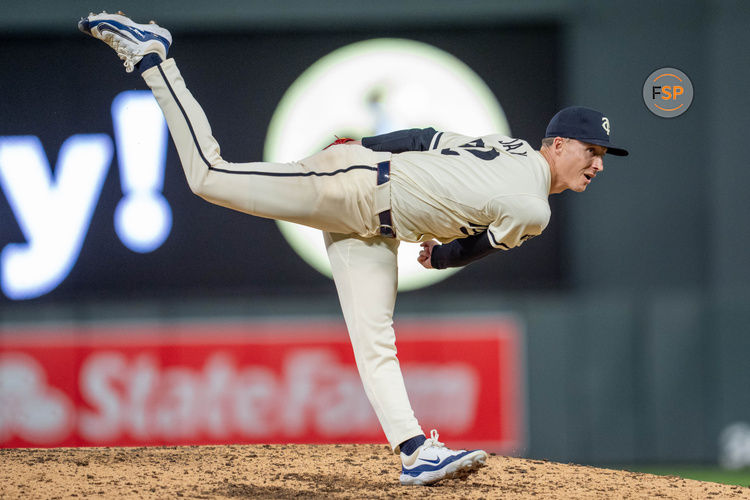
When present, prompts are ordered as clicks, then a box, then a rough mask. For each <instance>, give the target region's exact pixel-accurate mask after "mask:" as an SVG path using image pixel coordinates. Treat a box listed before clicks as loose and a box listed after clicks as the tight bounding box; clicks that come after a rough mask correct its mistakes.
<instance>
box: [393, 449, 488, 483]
mask: <svg viewBox="0 0 750 500" xmlns="http://www.w3.org/2000/svg"><path fill="white" fill-rule="evenodd" d="M486 461H487V454H486V453H480V454H478V455H474V456H472V455H467V456H466V457H464V458H463V459H462V460H459V461H456V462H453V463H451V464H449V465H448V466H447V467H446V468H445V469H444V470H443V473H442V474H441V475H438V476H436V477H431V476H430V474H429V473H425V474H423V475H422V476H423V477H422V478H420V477H414V476H408V475H405V474H402V475H401V478H400V480H401V484H402V485H403V486H428V485H431V484H435V483H437V482H438V481H442V480H443V479H461V480H464V479H466V478H467V477H469V476H470V475H471V474H473V473H474V472H476V471H477V470H479V469H481V468H482V467H484V465H485V462H486ZM436 472H437V471H436Z"/></svg>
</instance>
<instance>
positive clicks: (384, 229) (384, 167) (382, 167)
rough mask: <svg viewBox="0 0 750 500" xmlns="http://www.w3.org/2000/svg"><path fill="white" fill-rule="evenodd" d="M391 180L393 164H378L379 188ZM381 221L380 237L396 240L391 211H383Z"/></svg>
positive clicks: (380, 215)
mask: <svg viewBox="0 0 750 500" xmlns="http://www.w3.org/2000/svg"><path fill="white" fill-rule="evenodd" d="M389 180H391V162H390V161H381V162H380V163H378V186H380V185H381V184H385V183H386V182H388V181H389ZM378 218H379V219H380V235H381V236H386V237H388V238H395V237H396V231H395V230H394V229H393V220H392V219H391V210H390V209H388V210H383V211H382V212H380V213H379V214H378Z"/></svg>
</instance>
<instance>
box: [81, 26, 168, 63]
mask: <svg viewBox="0 0 750 500" xmlns="http://www.w3.org/2000/svg"><path fill="white" fill-rule="evenodd" d="M78 29H79V30H81V31H83V32H84V33H86V34H88V35H91V36H93V37H94V38H98V39H99V40H101V41H103V42H104V43H106V44H107V45H109V46H110V47H112V48H113V49H114V50H115V52H117V56H118V57H119V58H120V59H122V60H123V61H124V63H125V71H127V72H128V73H130V72H132V71H133V68H134V67H135V65H136V64H138V63H139V62H140V60H141V59H143V56H145V55H146V54H151V53H154V54H158V55H159V57H161V59H162V60H164V59H166V58H167V51H168V50H169V46H170V45H172V35H171V34H170V33H169V31H167V30H166V29H164V28H162V27H161V26H159V25H158V24H156V23H155V22H153V21H151V22H150V23H149V24H137V23H134V22H133V21H132V20H131V19H130V18H129V17H127V16H126V15H125V14H123V13H122V12H118V13H117V14H108V13H106V12H101V13H100V14H94V13H91V14H89V15H88V17H84V18H83V19H81V20H80V21H79V22H78Z"/></svg>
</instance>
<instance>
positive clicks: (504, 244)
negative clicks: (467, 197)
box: [486, 195, 550, 250]
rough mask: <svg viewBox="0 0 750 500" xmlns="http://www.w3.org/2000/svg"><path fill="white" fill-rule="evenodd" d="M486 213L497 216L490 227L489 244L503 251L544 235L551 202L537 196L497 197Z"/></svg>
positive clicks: (488, 231)
mask: <svg viewBox="0 0 750 500" xmlns="http://www.w3.org/2000/svg"><path fill="white" fill-rule="evenodd" d="M486 210H487V211H489V212H490V213H491V214H492V215H493V216H494V217H493V218H494V222H492V223H491V224H490V226H489V227H488V228H487V238H488V240H489V244H490V245H491V246H492V247H494V248H499V249H502V250H510V249H511V248H514V247H517V246H519V245H521V244H522V243H523V242H524V241H526V240H528V239H530V238H533V237H534V236H538V235H540V234H541V233H542V231H543V230H544V228H546V227H547V224H548V223H549V218H550V210H549V205H548V204H547V201H546V200H542V199H540V198H538V197H536V196H533V195H521V196H516V197H504V198H496V199H494V200H492V201H491V202H490V203H489V204H488V206H487V207H486Z"/></svg>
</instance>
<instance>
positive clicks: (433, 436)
mask: <svg viewBox="0 0 750 500" xmlns="http://www.w3.org/2000/svg"><path fill="white" fill-rule="evenodd" d="M438 437H440V436H439V435H438V432H437V429H432V430H431V431H430V437H429V438H428V439H427V440H426V441H425V442H424V447H425V448H428V447H434V448H445V444H444V443H441V442H440V441H438Z"/></svg>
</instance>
